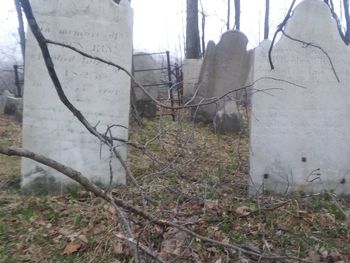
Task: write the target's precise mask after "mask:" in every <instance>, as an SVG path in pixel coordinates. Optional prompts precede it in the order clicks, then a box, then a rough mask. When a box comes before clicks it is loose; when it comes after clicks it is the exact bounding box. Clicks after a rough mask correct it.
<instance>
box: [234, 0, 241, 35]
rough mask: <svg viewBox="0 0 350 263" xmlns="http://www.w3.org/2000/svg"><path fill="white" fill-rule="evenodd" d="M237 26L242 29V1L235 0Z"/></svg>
mask: <svg viewBox="0 0 350 263" xmlns="http://www.w3.org/2000/svg"><path fill="white" fill-rule="evenodd" d="M235 28H236V29H237V30H240V29H241V1H240V0H235Z"/></svg>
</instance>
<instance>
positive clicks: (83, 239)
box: [78, 235, 89, 244]
mask: <svg viewBox="0 0 350 263" xmlns="http://www.w3.org/2000/svg"><path fill="white" fill-rule="evenodd" d="M78 238H79V239H80V240H81V241H83V242H84V243H86V244H87V243H89V240H88V239H87V237H86V236H85V235H79V236H78Z"/></svg>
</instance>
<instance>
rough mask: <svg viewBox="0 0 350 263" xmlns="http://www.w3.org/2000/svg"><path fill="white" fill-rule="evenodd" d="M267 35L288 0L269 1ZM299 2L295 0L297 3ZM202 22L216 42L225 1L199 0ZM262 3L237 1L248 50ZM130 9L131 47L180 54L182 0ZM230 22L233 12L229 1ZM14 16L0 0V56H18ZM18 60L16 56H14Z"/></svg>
mask: <svg viewBox="0 0 350 263" xmlns="http://www.w3.org/2000/svg"><path fill="white" fill-rule="evenodd" d="M270 2H271V11H270V18H271V19H270V32H271V35H272V34H273V32H274V30H275V28H276V26H277V25H278V24H279V23H280V22H281V21H282V19H283V17H284V15H285V13H286V12H287V10H288V8H289V5H290V3H291V2H292V0H270ZM299 2H300V0H297V3H299ZM202 4H203V8H204V11H205V12H206V13H207V15H208V16H207V19H206V40H207V41H208V40H210V39H212V40H214V41H215V42H217V41H218V40H219V39H220V35H221V33H222V32H224V31H225V30H226V25H225V23H226V16H227V13H226V10H227V0H202ZM264 4H265V0H242V1H241V31H243V33H245V34H246V35H247V36H248V39H249V44H248V45H249V48H253V47H255V46H256V45H257V44H258V43H259V42H260V41H261V40H262V36H263V24H264V12H265V7H264ZM132 6H133V8H134V47H135V49H137V50H143V51H150V52H152V51H160V50H171V51H172V52H176V53H178V54H180V53H183V43H184V35H185V30H184V29H185V21H186V0H147V1H146V0H132ZM231 17H232V20H231V25H233V21H234V10H233V0H232V14H231ZM17 38H18V36H17V17H16V13H15V11H14V4H13V0H0V52H1V54H0V55H1V57H3V56H4V55H6V57H7V58H10V59H13V58H14V57H15V56H14V54H16V53H17V54H19V47H18V45H16V44H15V43H16V42H17ZM17 58H18V56H17Z"/></svg>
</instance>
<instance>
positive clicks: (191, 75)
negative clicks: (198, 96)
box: [182, 58, 203, 99]
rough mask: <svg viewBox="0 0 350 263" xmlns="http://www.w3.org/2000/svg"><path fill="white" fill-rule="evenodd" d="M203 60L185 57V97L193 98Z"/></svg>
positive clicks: (183, 67)
mask: <svg viewBox="0 0 350 263" xmlns="http://www.w3.org/2000/svg"><path fill="white" fill-rule="evenodd" d="M202 62H203V60H202V59H201V58H199V59H189V58H188V59H185V60H184V62H183V65H182V72H183V90H184V97H185V99H191V97H192V96H193V94H194V92H195V87H196V86H197V84H198V80H199V74H200V71H201V66H202Z"/></svg>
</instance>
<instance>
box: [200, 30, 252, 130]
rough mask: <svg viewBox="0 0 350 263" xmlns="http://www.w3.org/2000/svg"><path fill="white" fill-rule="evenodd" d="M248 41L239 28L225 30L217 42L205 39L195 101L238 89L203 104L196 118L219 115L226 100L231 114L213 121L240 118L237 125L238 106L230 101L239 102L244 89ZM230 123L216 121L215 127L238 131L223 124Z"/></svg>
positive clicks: (210, 118) (223, 111)
mask: <svg viewBox="0 0 350 263" xmlns="http://www.w3.org/2000/svg"><path fill="white" fill-rule="evenodd" d="M247 43H248V39H247V37H246V36H245V35H244V34H243V33H242V32H240V31H227V32H225V33H224V34H223V35H222V37H221V39H220V42H219V43H218V44H217V45H216V46H215V44H214V42H209V43H208V47H207V50H206V54H205V57H204V61H203V64H202V68H201V72H200V77H199V83H198V96H197V99H196V102H198V101H201V100H202V99H203V98H213V97H216V98H218V97H220V96H223V95H225V94H227V93H228V92H230V91H234V90H238V91H236V92H232V93H230V94H229V96H227V97H226V98H225V99H224V100H221V101H220V102H218V103H217V104H215V105H214V104H213V105H209V106H204V107H201V108H200V109H198V111H197V117H198V120H200V121H204V122H212V121H213V120H214V118H215V116H217V117H220V116H222V114H219V115H217V112H218V111H221V112H222V113H224V114H225V112H226V110H225V104H226V102H228V103H229V104H230V105H229V108H230V112H231V113H233V112H234V115H232V114H228V115H225V118H220V119H221V120H220V121H215V122H214V126H215V124H218V123H221V121H222V120H225V122H226V121H228V122H231V121H232V122H235V121H236V120H239V122H238V123H236V124H235V125H233V126H234V127H237V126H240V121H241V116H240V114H239V111H238V108H237V106H234V104H233V103H232V101H234V102H237V103H239V102H241V101H242V98H243V94H244V93H243V90H239V89H240V88H242V87H243V86H244V84H245V83H246V80H247V77H248V73H249V54H248V52H247ZM226 108H227V106H226ZM233 108H235V109H233ZM231 117H233V118H231ZM233 126H232V125H231V124H228V125H219V126H216V127H215V128H216V130H217V131H219V132H220V131H222V132H226V131H237V130H236V129H234V130H232V129H228V130H226V129H225V127H233Z"/></svg>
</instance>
